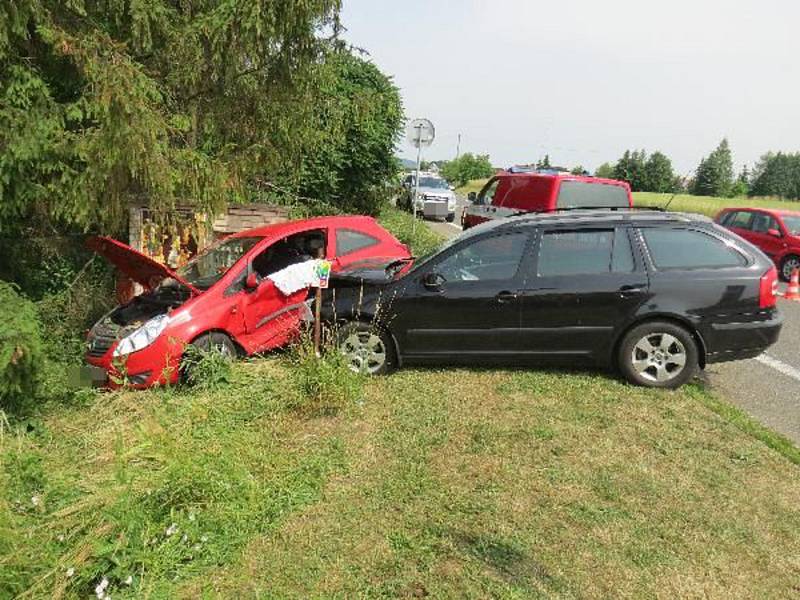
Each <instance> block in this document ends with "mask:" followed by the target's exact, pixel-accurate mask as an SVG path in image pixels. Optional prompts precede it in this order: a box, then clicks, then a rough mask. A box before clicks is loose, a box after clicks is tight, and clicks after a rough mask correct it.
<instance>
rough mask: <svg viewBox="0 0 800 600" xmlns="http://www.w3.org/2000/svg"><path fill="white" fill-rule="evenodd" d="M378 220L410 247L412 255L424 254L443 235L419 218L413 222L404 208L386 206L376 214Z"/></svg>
mask: <svg viewBox="0 0 800 600" xmlns="http://www.w3.org/2000/svg"><path fill="white" fill-rule="evenodd" d="M378 221H379V222H380V224H381V225H383V226H384V227H385V228H386V229H387V230H388V231H390V232H391V233H392V235H394V236H395V237H396V238H397V239H398V240H400V241H401V242H403V243H404V244H406V245H407V246H408V247H409V248H411V251H412V253H413V254H414V256H424V255H425V254H428V253H429V252H432V251H433V250H435V249H436V248H438V247H439V246H440V245H441V244H442V242H443V241H444V237H443V236H441V235H440V234H438V233H436V232H434V231H433V230H432V229H431V228H430V227H428V226H426V225H425V223H424V222H423V221H422V220H421V219H417V222H416V223H414V217H413V216H412V215H411V214H409V213H407V212H406V211H404V210H400V209H399V208H394V207H393V206H386V207H384V209H383V210H382V211H381V214H380V215H379V216H378Z"/></svg>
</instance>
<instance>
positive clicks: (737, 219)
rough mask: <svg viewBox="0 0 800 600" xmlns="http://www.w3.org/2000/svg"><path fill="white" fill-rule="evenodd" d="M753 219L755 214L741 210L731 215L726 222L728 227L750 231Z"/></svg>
mask: <svg viewBox="0 0 800 600" xmlns="http://www.w3.org/2000/svg"><path fill="white" fill-rule="evenodd" d="M752 219H753V213H751V212H748V211H746V210H740V211H738V212H735V213H730V214H729V215H728V219H727V221H726V222H725V226H726V227H737V228H738V229H750V223H751V221H752Z"/></svg>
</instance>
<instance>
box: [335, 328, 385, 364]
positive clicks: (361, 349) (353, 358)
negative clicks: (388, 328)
mask: <svg viewBox="0 0 800 600" xmlns="http://www.w3.org/2000/svg"><path fill="white" fill-rule="evenodd" d="M337 341H338V343H337V345H338V347H339V352H340V353H341V354H342V356H344V357H345V359H347V364H348V365H349V366H350V368H351V369H352V370H353V371H355V372H357V373H366V374H368V375H383V374H385V373H389V372H390V371H391V370H392V369H393V368H394V364H395V360H394V346H393V344H392V339H391V337H390V336H389V334H388V333H386V332H385V331H384V330H382V329H380V328H378V327H375V326H373V325H369V324H367V323H358V322H353V323H348V324H346V325H344V326H342V328H341V329H340V330H339V332H338V335H337Z"/></svg>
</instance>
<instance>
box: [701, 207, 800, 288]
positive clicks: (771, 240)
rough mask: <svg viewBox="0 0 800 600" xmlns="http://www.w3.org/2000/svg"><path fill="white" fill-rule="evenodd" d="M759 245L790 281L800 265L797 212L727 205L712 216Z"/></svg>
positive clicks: (799, 236) (785, 278) (780, 272)
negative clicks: (728, 206) (730, 206)
mask: <svg viewBox="0 0 800 600" xmlns="http://www.w3.org/2000/svg"><path fill="white" fill-rule="evenodd" d="M714 220H715V221H716V222H717V223H719V224H720V225H722V226H723V227H725V228H727V229H730V230H731V231H733V232H735V233H737V234H739V235H740V236H742V237H743V238H744V239H746V240H747V241H748V242H750V243H751V244H753V245H755V246H758V247H759V248H760V249H761V250H762V251H763V252H764V254H766V255H767V256H769V257H770V258H771V259H772V260H773V262H774V263H775V265H776V266H777V267H778V273H779V274H780V276H781V279H783V280H784V281H789V279H790V278H791V276H792V271H794V270H795V269H798V268H800V212H796V211H789V210H775V209H765V208H726V209H725V210H723V211H721V212H720V213H719V214H718V215H717V217H716V218H715V219H714Z"/></svg>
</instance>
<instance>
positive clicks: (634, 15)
mask: <svg viewBox="0 0 800 600" xmlns="http://www.w3.org/2000/svg"><path fill="white" fill-rule="evenodd" d="M341 16H342V23H343V25H344V26H345V28H346V29H347V31H346V33H345V34H344V36H343V37H344V39H346V40H347V41H348V42H350V43H351V44H353V45H354V46H357V47H360V48H363V49H365V50H367V51H368V53H369V58H371V59H372V60H373V61H374V62H375V63H376V64H377V65H378V66H379V67H380V69H381V70H382V71H383V72H384V73H386V74H387V75H390V76H392V77H393V78H394V81H395V84H396V85H397V86H398V87H399V88H400V91H401V94H402V97H403V103H404V107H405V112H406V116H407V117H408V118H409V119H411V118H416V117H425V118H429V119H430V120H431V121H433V123H434V125H435V127H436V133H437V138H436V141H435V142H434V144H433V146H431V148H429V149H428V150H426V152H425V157H426V158H428V159H430V160H435V159H448V158H454V157H455V155H456V149H457V140H458V134H459V133H460V134H461V136H462V141H461V152H462V153H464V152H474V153H481V154H484V153H488V154H489V155H490V156H491V159H492V163H493V164H494V165H497V166H509V165H512V164H521V163H528V162H533V161H536V160H537V159H539V158H540V157H542V156H544V155H545V154H549V155H550V158H551V163H553V164H558V165H562V166H567V167H573V166H576V165H582V166H584V167H585V168H588V169H590V170H593V169H594V168H596V167H597V166H598V165H600V164H601V163H603V162H606V161H610V162H614V161H615V160H616V159H617V158H619V156H621V155H622V153H623V152H624V151H625V150H626V149H638V148H644V149H645V150H647V151H648V152H650V153H651V152H654V151H656V150H660V151H662V152H664V153H665V154H667V155H668V156H669V157H670V158H671V159H672V161H673V165H674V167H675V169H676V171H677V172H678V173H679V174H682V175H688V174H691V173H692V172H693V169H694V168H695V167H696V166H697V164H698V163H699V161H700V159H701V158H702V157H703V156H705V155H707V154H708V153H709V152H711V151H712V150H713V149H714V148H715V147H716V146H717V144H718V143H719V141H720V140H721V139H722V138H723V137H727V138H728V140H729V141H730V144H731V148H732V150H733V156H734V163H735V165H736V168H737V170H738V169H740V168H741V166H742V165H743V164H748V165H752V164H753V163H755V161H757V160H758V158H759V157H760V156H761V155H762V154H763V153H764V152H766V151H767V150H775V151H778V150H783V151H791V152H796V151H798V150H800V60H799V59H800V33H798V23H800V1H798V0H758V1H754V0H724V1H723V0H670V1H667V2H664V1H654V0H604V1H599V0H559V1H557V2H552V0H551V1H548V2H542V1H539V0H494V1H489V0H452V1H450V2H448V1H445V0H404V1H400V2H398V1H397V0H343V10H342V15H341ZM398 154H399V155H400V156H403V157H406V158H414V157H415V151H414V150H413V149H412V148H411V147H410V146H409V144H408V143H407V142H406V141H405V140H404V141H403V142H402V143H401V144H400V147H399V148H398Z"/></svg>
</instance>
